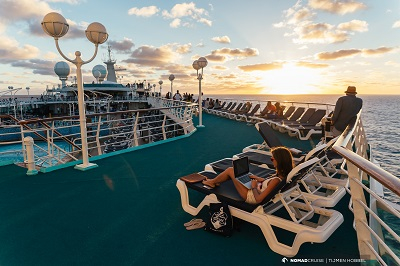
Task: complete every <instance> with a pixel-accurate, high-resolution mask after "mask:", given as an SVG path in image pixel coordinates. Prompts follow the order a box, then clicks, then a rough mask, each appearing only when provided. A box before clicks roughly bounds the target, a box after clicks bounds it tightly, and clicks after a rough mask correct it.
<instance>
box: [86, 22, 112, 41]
mask: <svg viewBox="0 0 400 266" xmlns="http://www.w3.org/2000/svg"><path fill="white" fill-rule="evenodd" d="M85 33H86V38H88V40H89V41H91V42H92V43H94V44H102V43H104V42H106V41H107V39H108V33H107V30H106V27H104V26H103V24H101V23H98V22H93V23H90V25H89V26H88V27H87V29H86V31H85Z"/></svg>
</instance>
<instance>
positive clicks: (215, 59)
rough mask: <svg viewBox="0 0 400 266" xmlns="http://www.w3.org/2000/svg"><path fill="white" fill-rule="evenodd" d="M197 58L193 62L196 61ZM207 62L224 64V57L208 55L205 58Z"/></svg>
mask: <svg viewBox="0 0 400 266" xmlns="http://www.w3.org/2000/svg"><path fill="white" fill-rule="evenodd" d="M198 58H199V57H198V56H197V57H196V58H195V59H194V60H196V59H198ZM206 58H207V60H208V61H213V62H225V61H226V56H223V55H217V54H210V55H207V56H206Z"/></svg>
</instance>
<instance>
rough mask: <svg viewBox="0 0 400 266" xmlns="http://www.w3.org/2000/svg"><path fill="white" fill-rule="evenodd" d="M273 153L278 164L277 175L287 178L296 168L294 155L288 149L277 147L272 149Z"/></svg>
mask: <svg viewBox="0 0 400 266" xmlns="http://www.w3.org/2000/svg"><path fill="white" fill-rule="evenodd" d="M271 153H272V156H273V157H274V159H275V160H276V163H277V165H276V172H277V174H278V175H279V176H282V177H284V178H286V177H287V176H288V174H289V173H290V171H292V169H293V168H294V163H293V157H292V153H291V152H290V151H289V149H288V148H286V147H275V148H273V149H271Z"/></svg>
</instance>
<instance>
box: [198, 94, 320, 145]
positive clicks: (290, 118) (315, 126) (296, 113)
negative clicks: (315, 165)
mask: <svg viewBox="0 0 400 266" xmlns="http://www.w3.org/2000/svg"><path fill="white" fill-rule="evenodd" d="M225 105H226V107H225ZM260 107H261V106H260V104H256V105H255V106H254V107H252V108H251V109H250V110H245V109H244V108H245V105H244V104H243V103H239V104H238V103H236V102H229V103H228V104H227V103H226V102H224V103H223V104H222V106H221V108H219V109H204V110H205V111H206V112H207V113H210V114H214V115H218V116H222V117H226V118H229V119H236V120H238V121H244V122H247V123H257V122H263V121H266V122H267V123H268V124H269V125H271V126H272V127H273V128H274V129H275V130H279V131H280V132H282V133H283V132H287V133H288V134H289V135H290V136H292V137H293V136H296V137H298V138H299V139H301V140H307V139H309V138H311V136H312V135H315V134H322V132H323V129H322V125H321V120H322V119H323V118H324V117H326V116H327V111H326V110H325V109H316V108H308V109H307V110H306V108H305V107H297V108H296V107H295V106H289V107H288V108H286V107H285V106H282V107H283V108H284V113H283V117H280V118H276V117H274V116H271V115H269V114H267V112H266V108H264V110H262V111H260Z"/></svg>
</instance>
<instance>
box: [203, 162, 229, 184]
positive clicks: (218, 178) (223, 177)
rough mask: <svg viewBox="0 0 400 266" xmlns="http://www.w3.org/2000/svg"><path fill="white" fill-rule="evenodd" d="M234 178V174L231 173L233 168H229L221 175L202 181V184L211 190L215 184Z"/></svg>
mask: <svg viewBox="0 0 400 266" xmlns="http://www.w3.org/2000/svg"><path fill="white" fill-rule="evenodd" d="M234 176H235V174H234V173H233V167H229V168H227V169H225V170H224V171H223V172H222V173H220V174H219V175H217V176H216V177H215V178H214V179H206V180H204V181H203V184H204V185H206V186H209V187H212V188H213V187H215V186H216V185H217V184H219V183H222V182H225V181H227V180H229V179H230V178H231V177H234Z"/></svg>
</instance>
